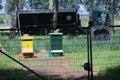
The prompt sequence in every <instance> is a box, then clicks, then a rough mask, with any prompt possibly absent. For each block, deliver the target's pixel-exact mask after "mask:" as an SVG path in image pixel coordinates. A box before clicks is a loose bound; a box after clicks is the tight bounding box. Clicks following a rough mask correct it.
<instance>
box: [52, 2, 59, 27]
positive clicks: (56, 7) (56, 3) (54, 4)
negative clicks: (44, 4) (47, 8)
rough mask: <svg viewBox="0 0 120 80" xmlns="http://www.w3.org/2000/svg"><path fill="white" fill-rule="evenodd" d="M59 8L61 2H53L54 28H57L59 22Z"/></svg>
mask: <svg viewBox="0 0 120 80" xmlns="http://www.w3.org/2000/svg"><path fill="white" fill-rule="evenodd" d="M58 6H59V0H53V11H54V15H53V28H56V27H57V20H58V18H57V17H58Z"/></svg>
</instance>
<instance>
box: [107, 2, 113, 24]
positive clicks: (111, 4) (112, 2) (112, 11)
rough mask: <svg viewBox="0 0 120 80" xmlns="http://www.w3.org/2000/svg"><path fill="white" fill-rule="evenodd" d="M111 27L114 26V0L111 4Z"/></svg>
mask: <svg viewBox="0 0 120 80" xmlns="http://www.w3.org/2000/svg"><path fill="white" fill-rule="evenodd" d="M108 23H109V25H114V0H110V4H109V22H108Z"/></svg>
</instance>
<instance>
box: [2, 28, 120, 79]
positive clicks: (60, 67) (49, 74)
mask: <svg viewBox="0 0 120 80" xmlns="http://www.w3.org/2000/svg"><path fill="white" fill-rule="evenodd" d="M115 32H116V33H115V34H114V35H112V37H111V39H110V40H107V41H93V43H92V46H93V49H92V51H93V71H94V80H114V79H115V80H119V74H120V68H119V66H120V59H119V58H120V54H119V53H120V47H119V44H120V42H119V40H120V37H119V28H118V29H116V31H115ZM3 36H4V37H3ZM5 36H6V35H3V34H1V38H0V40H1V47H2V48H3V49H4V51H5V52H6V53H7V54H9V55H10V56H11V57H13V58H15V59H16V60H18V61H20V62H21V63H23V64H24V65H26V66H27V67H29V68H30V69H32V70H34V71H35V72H37V73H38V74H40V75H43V76H44V77H45V78H46V79H47V80H51V79H52V78H53V79H67V80H70V79H80V80H87V71H85V70H84V69H83V65H84V63H86V62H87V55H88V54H87V39H86V36H85V35H80V36H77V37H68V36H63V50H64V56H57V57H52V58H49V57H48V54H47V53H48V51H50V47H49V45H50V44H49V36H41V37H34V40H33V41H34V52H35V55H36V56H37V57H36V58H25V59H24V58H19V57H18V54H19V53H20V51H21V46H20V38H19V37H16V39H15V40H9V39H8V36H6V37H5ZM0 55H1V56H0V80H4V79H5V80H8V79H9V80H18V79H20V80H40V78H39V77H37V76H36V75H34V74H33V73H31V72H30V71H28V70H26V69H25V68H23V67H22V66H20V65H19V64H17V63H15V62H14V61H12V60H10V59H9V58H7V57H6V56H4V55H3V54H0ZM54 69H55V70H54ZM8 72H9V73H8ZM113 72H114V73H113ZM66 73H67V74H66ZM6 76H8V77H6ZM82 77H83V78H82Z"/></svg>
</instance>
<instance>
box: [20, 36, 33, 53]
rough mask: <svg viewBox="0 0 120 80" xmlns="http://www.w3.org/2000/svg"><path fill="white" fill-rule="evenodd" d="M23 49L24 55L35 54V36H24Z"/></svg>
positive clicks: (22, 40)
mask: <svg viewBox="0 0 120 80" xmlns="http://www.w3.org/2000/svg"><path fill="white" fill-rule="evenodd" d="M21 47H22V48H21V52H22V53H33V36H22V38H21Z"/></svg>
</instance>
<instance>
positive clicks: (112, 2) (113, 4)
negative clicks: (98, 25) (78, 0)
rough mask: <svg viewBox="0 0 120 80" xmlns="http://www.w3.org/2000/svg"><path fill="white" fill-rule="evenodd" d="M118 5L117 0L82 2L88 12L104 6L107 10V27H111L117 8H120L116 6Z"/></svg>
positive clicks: (85, 0)
mask: <svg viewBox="0 0 120 80" xmlns="http://www.w3.org/2000/svg"><path fill="white" fill-rule="evenodd" d="M119 3H120V1H119V0H84V2H83V4H85V5H86V8H87V10H88V11H89V12H91V10H92V7H93V6H94V7H96V6H97V7H98V6H101V5H105V6H106V8H107V9H108V10H109V20H108V22H109V25H113V22H114V14H116V13H117V12H118V8H120V6H118V4H119Z"/></svg>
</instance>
